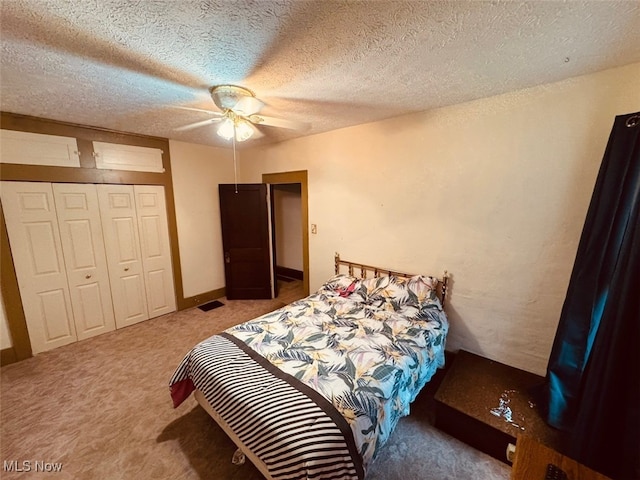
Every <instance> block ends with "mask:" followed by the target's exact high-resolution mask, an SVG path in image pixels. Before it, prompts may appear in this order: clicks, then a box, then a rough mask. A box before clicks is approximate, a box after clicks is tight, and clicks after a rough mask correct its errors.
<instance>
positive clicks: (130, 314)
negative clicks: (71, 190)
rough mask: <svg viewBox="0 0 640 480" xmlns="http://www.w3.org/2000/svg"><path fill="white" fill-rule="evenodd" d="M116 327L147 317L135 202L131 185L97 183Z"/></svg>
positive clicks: (131, 323)
mask: <svg viewBox="0 0 640 480" xmlns="http://www.w3.org/2000/svg"><path fill="white" fill-rule="evenodd" d="M97 189H98V201H99V203H100V216H101V218H102V230H103V233H104V241H105V247H106V253H107V264H108V267H109V277H110V279H111V295H112V297H113V304H114V313H115V319H116V327H117V328H122V327H126V326H128V325H133V324H134V323H138V322H141V321H143V320H146V319H148V318H149V314H148V311H147V300H146V295H145V282H144V275H143V267H142V259H141V253H140V240H139V235H138V220H137V216H136V204H135V197H134V192H133V186H131V185H98V186H97Z"/></svg>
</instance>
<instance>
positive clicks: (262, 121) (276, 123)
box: [247, 115, 311, 130]
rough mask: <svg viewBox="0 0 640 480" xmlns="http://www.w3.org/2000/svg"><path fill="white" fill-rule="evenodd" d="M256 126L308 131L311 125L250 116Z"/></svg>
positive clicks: (262, 116)
mask: <svg viewBox="0 0 640 480" xmlns="http://www.w3.org/2000/svg"><path fill="white" fill-rule="evenodd" d="M247 118H248V119H249V120H250V121H251V122H253V123H255V124H256V125H266V126H269V127H279V128H289V129H291V130H306V129H307V128H309V127H310V126H311V125H309V124H308V123H305V122H296V121H294V120H285V119H284V118H276V117H265V116H264V115H249V116H248V117H247Z"/></svg>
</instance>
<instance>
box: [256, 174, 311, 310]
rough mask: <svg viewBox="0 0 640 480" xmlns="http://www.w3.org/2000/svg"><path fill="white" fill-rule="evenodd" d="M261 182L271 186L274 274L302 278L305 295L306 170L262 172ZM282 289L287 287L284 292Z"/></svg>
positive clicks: (285, 277)
mask: <svg viewBox="0 0 640 480" xmlns="http://www.w3.org/2000/svg"><path fill="white" fill-rule="evenodd" d="M262 182H263V183H266V184H270V185H271V201H272V210H273V216H274V220H273V225H274V230H275V231H274V234H275V235H274V236H275V244H274V253H275V257H276V265H275V268H276V276H277V277H280V278H281V280H284V279H293V280H301V281H302V293H303V296H307V295H309V205H308V191H307V171H306V170H304V171H294V172H280V173H265V174H263V175H262ZM300 277H302V278H300ZM285 292H286V289H285V291H283V294H284V293H285ZM278 298H280V295H279V296H278Z"/></svg>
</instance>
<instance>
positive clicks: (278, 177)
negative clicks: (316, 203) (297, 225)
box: [262, 170, 309, 297]
mask: <svg viewBox="0 0 640 480" xmlns="http://www.w3.org/2000/svg"><path fill="white" fill-rule="evenodd" d="M262 183H267V184H272V185H277V184H282V183H299V184H300V207H301V208H300V217H301V218H300V219H301V224H302V288H303V293H304V296H305V297H306V296H307V295H309V191H308V175H307V171H306V170H297V171H293V172H276V173H263V174H262ZM273 248H275V245H274V246H273Z"/></svg>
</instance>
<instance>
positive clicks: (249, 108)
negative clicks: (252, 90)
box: [232, 96, 264, 117]
mask: <svg viewBox="0 0 640 480" xmlns="http://www.w3.org/2000/svg"><path fill="white" fill-rule="evenodd" d="M262 107H264V103H263V102H262V101H261V100H258V99H257V98H256V97H248V96H247V97H241V98H240V100H238V101H237V102H236V104H235V105H234V106H233V108H232V110H233V111H234V112H235V113H237V114H238V115H242V116H243V117H248V116H249V115H253V114H254V113H258V112H259V111H260V110H261V109H262Z"/></svg>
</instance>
